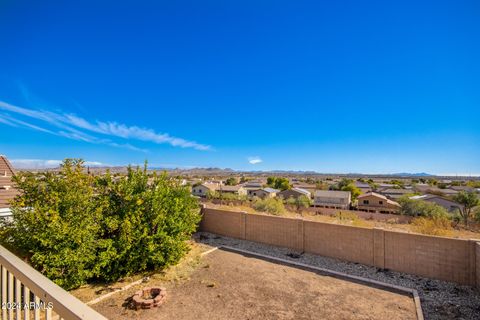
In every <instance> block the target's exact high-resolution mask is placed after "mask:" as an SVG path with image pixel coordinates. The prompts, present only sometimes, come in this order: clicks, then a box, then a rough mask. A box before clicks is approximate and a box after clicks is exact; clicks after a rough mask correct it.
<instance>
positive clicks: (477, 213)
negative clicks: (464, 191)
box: [473, 207, 480, 222]
mask: <svg viewBox="0 0 480 320" xmlns="http://www.w3.org/2000/svg"><path fill="white" fill-rule="evenodd" d="M473 217H474V218H475V221H477V222H480V207H476V208H475V209H474V210H473Z"/></svg>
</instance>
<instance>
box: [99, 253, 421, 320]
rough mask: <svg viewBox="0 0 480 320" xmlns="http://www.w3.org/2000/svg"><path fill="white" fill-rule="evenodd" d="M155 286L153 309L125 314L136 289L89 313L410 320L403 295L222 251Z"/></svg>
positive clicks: (148, 319)
mask: <svg viewBox="0 0 480 320" xmlns="http://www.w3.org/2000/svg"><path fill="white" fill-rule="evenodd" d="M152 282H155V281H152ZM156 284H157V283H148V285H149V286H151V285H156ZM158 284H159V285H162V286H165V287H166V288H167V299H166V302H165V303H164V304H163V305H162V306H160V307H159V308H154V309H150V310H139V311H135V310H131V309H129V308H128V305H129V304H128V298H129V297H130V296H131V295H132V294H133V291H135V290H138V287H137V288H132V290H127V291H124V292H120V293H118V294H116V295H114V296H112V297H110V298H108V299H105V300H103V301H101V302H99V303H98V304H96V305H94V306H93V308H94V309H96V310H97V311H99V312H100V313H102V314H104V315H105V316H106V317H108V318H109V319H145V320H153V319H192V320H193V319H195V320H202V319H209V320H210V319H232V320H236V319H239V320H240V319H242V320H243V319H389V320H396V319H416V315H415V305H414V302H413V299H412V298H411V297H409V296H405V295H401V294H397V293H393V292H389V291H385V290H381V289H377V288H373V287H369V286H365V285H363V284H358V283H354V282H350V281H346V280H342V279H337V278H333V277H330V276H327V275H321V274H318V273H315V272H312V271H308V270H303V269H299V268H296V267H293V266H290V265H283V264H278V263H274V262H270V261H267V260H263V259H259V258H256V257H251V256H244V255H241V254H238V253H233V252H229V251H225V250H216V251H214V252H212V253H210V254H208V255H205V256H203V257H202V258H201V261H200V262H199V264H198V265H197V267H196V270H194V271H193V272H192V273H191V274H190V277H189V278H188V279H184V280H181V281H167V282H165V281H163V282H161V283H158ZM130 291H132V292H130Z"/></svg>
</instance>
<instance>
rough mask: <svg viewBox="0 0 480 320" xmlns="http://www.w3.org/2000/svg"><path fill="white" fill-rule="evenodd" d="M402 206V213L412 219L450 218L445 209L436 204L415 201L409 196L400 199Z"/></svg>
mask: <svg viewBox="0 0 480 320" xmlns="http://www.w3.org/2000/svg"><path fill="white" fill-rule="evenodd" d="M399 203H400V205H401V209H400V213H401V214H403V215H407V216H412V217H430V218H448V217H449V214H448V212H447V210H445V208H443V207H442V206H439V205H438V204H436V203H432V202H427V201H422V200H413V199H410V198H408V196H405V197H402V198H400V199H399Z"/></svg>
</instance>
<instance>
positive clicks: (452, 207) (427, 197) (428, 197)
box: [410, 194, 462, 213]
mask: <svg viewBox="0 0 480 320" xmlns="http://www.w3.org/2000/svg"><path fill="white" fill-rule="evenodd" d="M410 199H413V200H422V201H427V202H432V203H436V204H438V205H439V206H442V207H444V208H445V209H446V210H447V211H448V212H451V213H454V212H458V210H461V209H462V205H460V204H458V203H456V202H455V201H452V200H449V199H447V198H444V197H442V196H438V195H435V194H424V195H421V196H413V197H410Z"/></svg>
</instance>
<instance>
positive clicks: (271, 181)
mask: <svg viewBox="0 0 480 320" xmlns="http://www.w3.org/2000/svg"><path fill="white" fill-rule="evenodd" d="M267 185H268V186H269V187H271V188H274V189H279V190H282V191H283V190H288V189H291V188H292V186H291V185H290V181H289V180H288V179H287V178H283V177H268V178H267Z"/></svg>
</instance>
